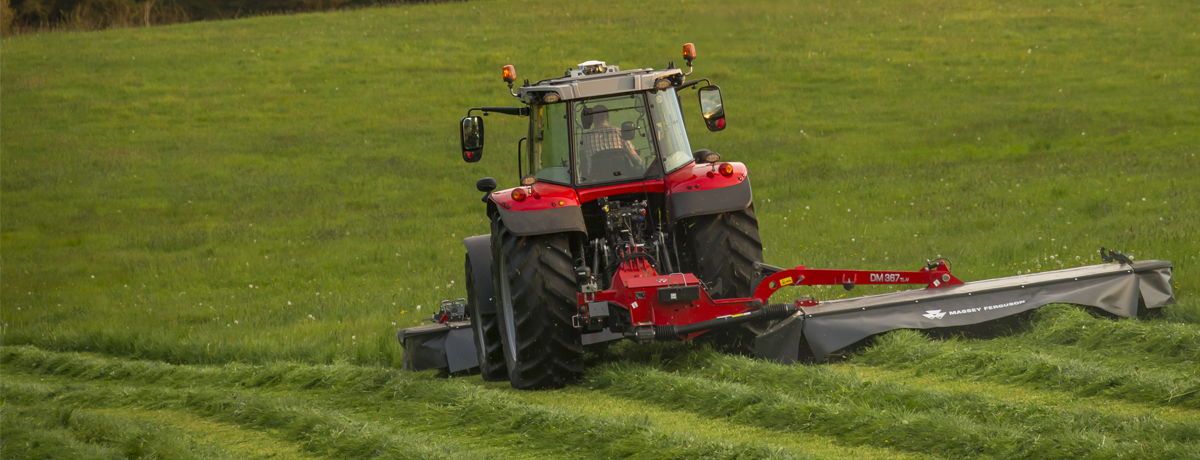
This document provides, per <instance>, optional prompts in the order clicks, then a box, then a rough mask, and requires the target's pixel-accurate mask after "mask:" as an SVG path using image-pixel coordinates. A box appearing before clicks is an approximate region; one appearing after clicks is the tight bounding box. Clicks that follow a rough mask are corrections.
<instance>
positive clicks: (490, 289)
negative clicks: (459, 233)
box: [463, 235, 496, 314]
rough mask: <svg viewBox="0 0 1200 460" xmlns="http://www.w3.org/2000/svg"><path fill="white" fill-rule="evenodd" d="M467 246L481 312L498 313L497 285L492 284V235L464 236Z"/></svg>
mask: <svg viewBox="0 0 1200 460" xmlns="http://www.w3.org/2000/svg"><path fill="white" fill-rule="evenodd" d="M463 246H466V247H467V258H468V259H470V260H471V272H472V274H473V275H475V297H476V300H477V301H478V302H479V312H480V313H483V314H492V313H496V295H495V290H496V287H495V286H494V285H493V284H492V235H479V236H472V237H470V238H463Z"/></svg>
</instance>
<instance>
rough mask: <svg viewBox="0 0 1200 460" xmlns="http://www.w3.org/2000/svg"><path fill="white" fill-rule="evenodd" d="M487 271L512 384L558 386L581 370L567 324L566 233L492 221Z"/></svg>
mask: <svg viewBox="0 0 1200 460" xmlns="http://www.w3.org/2000/svg"><path fill="white" fill-rule="evenodd" d="M492 260H493V270H492V272H493V276H492V278H493V279H494V280H496V300H497V302H496V307H497V314H498V317H499V318H498V319H499V321H498V323H499V326H500V327H499V329H500V336H501V343H502V344H503V348H504V361H505V366H506V367H507V368H508V379H509V381H510V382H512V386H513V388H516V389H520V390H535V389H544V388H562V387H563V386H566V385H567V384H569V383H572V382H575V381H577V380H579V379H580V378H581V377H582V376H583V343H582V342H581V341H580V336H579V330H578V329H575V327H574V326H572V325H571V317H572V316H574V315H575V314H576V306H577V298H576V293H577V292H578V289H577V287H576V284H575V276H574V269H573V265H572V263H571V250H570V239H569V238H568V237H567V235H566V234H563V233H558V234H549V235H536V236H517V235H513V234H512V233H510V232H509V231H508V229H507V228H505V227H504V223H503V222H502V221H498V220H497V221H495V222H493V225H492Z"/></svg>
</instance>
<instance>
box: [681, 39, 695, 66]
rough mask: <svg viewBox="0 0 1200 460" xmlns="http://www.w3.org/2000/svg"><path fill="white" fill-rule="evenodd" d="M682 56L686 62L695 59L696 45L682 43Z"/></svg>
mask: <svg viewBox="0 0 1200 460" xmlns="http://www.w3.org/2000/svg"><path fill="white" fill-rule="evenodd" d="M683 58H684V59H686V60H687V61H688V62H692V59H696V45H693V44H691V43H685V44H684V45H683Z"/></svg>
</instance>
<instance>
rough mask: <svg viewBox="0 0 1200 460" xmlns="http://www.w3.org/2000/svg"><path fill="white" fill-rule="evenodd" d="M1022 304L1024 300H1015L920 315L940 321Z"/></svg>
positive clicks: (934, 311)
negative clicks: (954, 316) (946, 317)
mask: <svg viewBox="0 0 1200 460" xmlns="http://www.w3.org/2000/svg"><path fill="white" fill-rule="evenodd" d="M1023 303H1025V301H1024V300H1017V301H1015V302H1008V303H1002V304H998V305H988V306H986V307H976V308H967V309H964V310H952V311H941V310H925V313H924V314H922V315H921V316H924V317H926V318H929V319H942V317H944V316H946V315H951V316H953V315H963V314H967V313H978V312H981V311H988V310H999V309H1001V308H1008V307H1015V306H1017V305H1021V304H1023Z"/></svg>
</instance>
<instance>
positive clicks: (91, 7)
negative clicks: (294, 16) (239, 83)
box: [0, 0, 421, 35]
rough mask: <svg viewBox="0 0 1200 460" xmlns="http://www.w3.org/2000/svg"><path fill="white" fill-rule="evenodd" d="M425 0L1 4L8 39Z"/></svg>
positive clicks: (0, 23) (21, 0) (7, 0)
mask: <svg viewBox="0 0 1200 460" xmlns="http://www.w3.org/2000/svg"><path fill="white" fill-rule="evenodd" d="M420 1H421V0H0V14H2V17H0V27H2V28H3V33H4V35H9V34H13V33H22V32H32V31H41V30H98V29H106V28H111V27H139V26H150V25H159V24H174V23H179V22H188V21H203V20H214V19H230V18H237V17H245V16H255V15H261V14H277V13H295V12H310V11H328V10H334V9H339V8H348V7H363V6H371V5H378V4H382V3H417V2H420Z"/></svg>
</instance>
